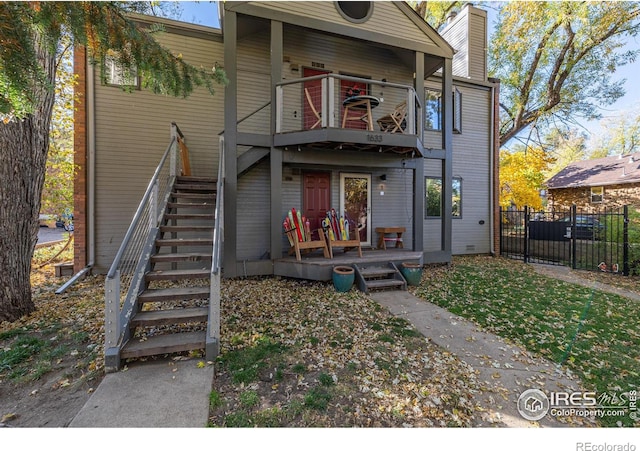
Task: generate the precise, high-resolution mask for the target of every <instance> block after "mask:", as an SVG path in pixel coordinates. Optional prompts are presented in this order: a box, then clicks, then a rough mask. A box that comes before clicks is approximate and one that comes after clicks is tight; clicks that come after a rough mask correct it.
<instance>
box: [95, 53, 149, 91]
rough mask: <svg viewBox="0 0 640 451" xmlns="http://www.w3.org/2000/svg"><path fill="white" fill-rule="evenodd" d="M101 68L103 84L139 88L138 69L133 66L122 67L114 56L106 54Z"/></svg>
mask: <svg viewBox="0 0 640 451" xmlns="http://www.w3.org/2000/svg"><path fill="white" fill-rule="evenodd" d="M102 68H103V79H104V82H105V84H107V85H112V86H122V87H129V88H136V89H137V88H140V77H138V71H137V70H136V68H135V67H134V68H131V69H129V70H127V69H125V68H124V67H122V65H121V64H120V63H118V61H117V60H116V59H115V58H114V57H112V56H107V57H105V59H104V64H103V65H102Z"/></svg>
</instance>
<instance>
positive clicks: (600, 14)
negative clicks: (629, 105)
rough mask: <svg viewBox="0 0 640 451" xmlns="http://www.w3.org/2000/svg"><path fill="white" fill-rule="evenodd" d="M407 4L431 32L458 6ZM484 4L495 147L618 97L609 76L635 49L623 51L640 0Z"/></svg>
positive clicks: (618, 85) (618, 87)
mask: <svg viewBox="0 0 640 451" xmlns="http://www.w3.org/2000/svg"><path fill="white" fill-rule="evenodd" d="M413 3H414V7H415V8H416V10H417V11H418V12H420V13H422V14H423V17H425V19H426V20H427V21H428V22H429V23H430V24H431V25H432V26H434V27H436V28H438V27H440V26H442V25H443V24H444V18H445V17H446V14H447V13H449V12H450V11H452V10H455V9H457V8H459V7H460V4H461V2H435V1H430V2H413ZM482 3H484V4H486V5H487V7H496V4H497V7H498V17H497V22H496V24H495V28H494V31H493V34H492V36H491V41H490V43H489V74H490V76H491V77H495V78H498V79H500V81H501V92H500V101H501V103H500V106H501V111H500V145H501V146H504V145H505V144H507V143H508V142H509V141H511V140H512V139H514V138H516V137H522V136H523V133H522V132H524V131H528V132H533V131H535V129H536V128H537V127H540V128H544V127H546V126H547V125H549V124H552V125H553V121H560V122H565V123H571V122H573V121H574V120H575V118H576V117H577V116H582V117H587V118H597V117H599V108H600V107H602V106H606V105H610V104H611V103H613V102H614V101H616V100H617V99H619V98H620V97H621V96H623V95H624V89H623V81H618V82H614V81H612V79H611V75H612V74H613V73H614V72H615V70H616V68H617V67H619V66H620V65H623V64H626V63H628V62H630V61H633V60H634V59H635V58H636V56H637V55H638V53H639V52H640V51H639V50H632V51H625V50H624V43H625V39H627V38H628V37H630V36H636V35H637V33H638V31H639V27H640V20H639V19H640V2H612V1H605V2H600V1H587V2H585V1H577V2H574V1H561V2H554V1H552V2H538V1H526V2H520V1H511V2H500V3H496V2H481V4H482ZM544 135H545V133H544V132H542V133H540V134H539V135H538V134H533V133H530V134H529V135H525V138H527V137H532V136H533V137H537V136H544Z"/></svg>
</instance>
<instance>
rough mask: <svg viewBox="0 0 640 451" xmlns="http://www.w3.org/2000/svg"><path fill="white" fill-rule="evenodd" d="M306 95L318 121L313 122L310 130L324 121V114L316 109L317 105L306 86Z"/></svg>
mask: <svg viewBox="0 0 640 451" xmlns="http://www.w3.org/2000/svg"><path fill="white" fill-rule="evenodd" d="M304 95H305V97H306V98H307V103H308V104H309V107H310V108H311V111H312V112H313V114H314V116H315V117H316V123H315V124H313V125H312V126H311V127H309V130H312V129H314V128H316V127H317V126H318V125H319V124H320V123H321V122H322V116H321V115H320V113H319V112H318V110H317V109H316V106H315V105H314V104H313V100H311V94H310V93H309V88H304Z"/></svg>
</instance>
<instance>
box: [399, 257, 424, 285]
mask: <svg viewBox="0 0 640 451" xmlns="http://www.w3.org/2000/svg"><path fill="white" fill-rule="evenodd" d="M400 272H401V273H402V276H403V277H404V278H405V280H406V281H407V283H408V284H409V285H412V286H414V287H416V286H418V285H420V280H422V265H420V264H419V263H402V264H401V265H400Z"/></svg>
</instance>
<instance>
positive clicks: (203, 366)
mask: <svg viewBox="0 0 640 451" xmlns="http://www.w3.org/2000/svg"><path fill="white" fill-rule="evenodd" d="M206 366H207V364H206V363H204V362H203V361H202V360H200V361H199V362H198V363H197V364H196V368H205V367H206Z"/></svg>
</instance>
